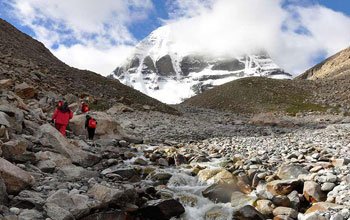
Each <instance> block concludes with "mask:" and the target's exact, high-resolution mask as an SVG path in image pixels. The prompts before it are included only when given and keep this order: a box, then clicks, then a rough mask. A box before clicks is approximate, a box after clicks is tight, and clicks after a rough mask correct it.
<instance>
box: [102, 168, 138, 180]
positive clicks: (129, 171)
mask: <svg viewBox="0 0 350 220" xmlns="http://www.w3.org/2000/svg"><path fill="white" fill-rule="evenodd" d="M111 173H113V174H118V175H120V176H121V177H123V178H126V179H130V178H132V177H133V176H135V175H137V172H136V170H135V169H134V168H133V167H120V166H119V165H115V166H112V167H109V168H107V169H104V170H103V171H102V172H101V174H102V175H107V174H111Z"/></svg>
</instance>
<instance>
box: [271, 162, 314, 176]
mask: <svg viewBox="0 0 350 220" xmlns="http://www.w3.org/2000/svg"><path fill="white" fill-rule="evenodd" d="M301 174H309V172H308V171H307V170H306V169H305V168H304V167H303V166H301V165H297V164H283V165H282V166H280V168H279V169H278V172H277V176H278V177H279V178H280V179H282V180H287V179H296V178H298V176H299V175H301Z"/></svg>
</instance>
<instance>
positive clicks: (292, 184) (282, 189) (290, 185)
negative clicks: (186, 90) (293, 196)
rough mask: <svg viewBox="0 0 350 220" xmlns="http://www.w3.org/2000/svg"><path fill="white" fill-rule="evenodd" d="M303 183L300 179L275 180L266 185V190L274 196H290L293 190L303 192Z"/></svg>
mask: <svg viewBox="0 0 350 220" xmlns="http://www.w3.org/2000/svg"><path fill="white" fill-rule="evenodd" d="M302 187H303V182H302V181H300V180H298V179H288V180H273V181H271V182H268V183H267V184H266V189H267V191H268V192H270V193H272V195H288V194H289V193H291V192H292V191H293V190H297V191H301V190H300V189H302Z"/></svg>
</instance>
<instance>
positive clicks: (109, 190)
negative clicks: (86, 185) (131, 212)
mask: <svg viewBox="0 0 350 220" xmlns="http://www.w3.org/2000/svg"><path fill="white" fill-rule="evenodd" d="M88 195H89V196H91V197H93V198H94V199H96V200H98V201H100V202H101V204H100V206H101V207H107V206H109V205H123V204H124V205H125V204H126V203H131V204H133V203H134V202H135V200H136V198H137V193H136V190H135V189H134V187H133V186H131V185H121V186H119V187H118V188H114V187H107V186H104V185H101V184H98V183H96V184H94V185H93V186H92V187H91V188H90V189H89V191H88Z"/></svg>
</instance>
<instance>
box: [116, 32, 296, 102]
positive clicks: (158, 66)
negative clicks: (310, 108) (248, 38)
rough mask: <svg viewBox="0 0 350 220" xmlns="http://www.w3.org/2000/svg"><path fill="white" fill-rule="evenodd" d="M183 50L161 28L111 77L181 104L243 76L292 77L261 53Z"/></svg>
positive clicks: (144, 41)
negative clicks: (219, 54) (217, 53)
mask: <svg viewBox="0 0 350 220" xmlns="http://www.w3.org/2000/svg"><path fill="white" fill-rule="evenodd" d="M182 51H183V50H182V48H179V44H177V42H175V41H174V40H173V39H171V28H170V27H169V26H163V27H160V28H158V29H157V30H155V31H154V32H152V33H151V34H150V35H149V36H148V37H147V38H145V39H144V40H143V41H141V42H140V43H139V44H138V45H137V46H136V48H135V51H134V53H133V55H132V56H131V57H129V58H128V59H127V60H126V61H125V62H124V64H123V65H121V66H118V67H117V68H116V69H115V70H114V72H113V74H112V75H111V76H112V77H115V78H117V79H118V80H120V81H121V82H122V83H124V84H125V85H128V86H131V87H133V88H135V89H137V90H139V91H141V92H143V93H145V94H147V95H149V96H151V97H153V98H156V99H158V100H160V101H163V102H165V103H169V104H176V103H180V102H182V101H183V100H184V99H187V98H190V97H192V96H194V95H196V94H199V93H202V92H203V91H205V90H207V89H210V88H213V87H214V86H217V85H221V84H224V83H226V82H229V81H232V80H235V79H239V78H242V77H248V76H265V77H271V78H291V75H289V74H288V73H285V72H284V71H283V70H282V69H281V68H279V67H278V66H277V65H276V64H275V63H274V62H273V60H272V59H271V58H270V56H269V55H268V54H267V53H264V52H261V53H258V54H252V55H243V56H240V57H232V56H231V57H229V56H228V57H227V56H226V57H217V56H216V57H214V56H208V55H205V54H203V53H200V52H198V53H195V52H190V53H189V52H182Z"/></svg>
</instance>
